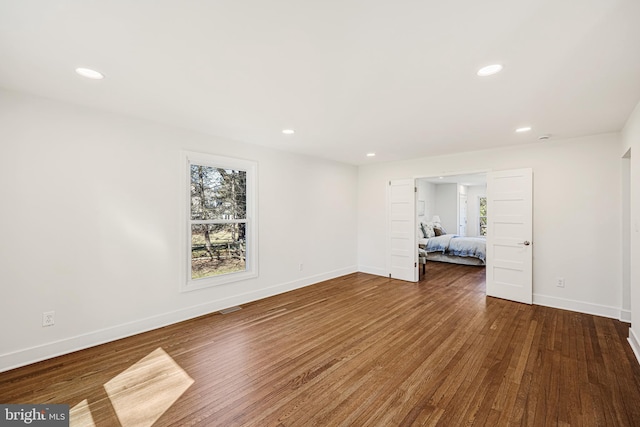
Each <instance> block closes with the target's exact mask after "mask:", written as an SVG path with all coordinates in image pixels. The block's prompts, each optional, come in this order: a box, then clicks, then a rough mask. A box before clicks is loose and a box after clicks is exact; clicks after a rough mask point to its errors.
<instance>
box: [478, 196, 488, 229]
mask: <svg viewBox="0 0 640 427" xmlns="http://www.w3.org/2000/svg"><path fill="white" fill-rule="evenodd" d="M479 217H480V224H479V225H480V228H479V230H480V235H481V236H486V235H487V198H486V197H480V215H479Z"/></svg>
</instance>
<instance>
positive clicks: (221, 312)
mask: <svg viewBox="0 0 640 427" xmlns="http://www.w3.org/2000/svg"><path fill="white" fill-rule="evenodd" d="M238 310H242V307H240V306H237V305H235V306H233V307H229V308H225V309H224V310H220V311H219V312H218V313H220V314H229V313H233V312H234V311H238Z"/></svg>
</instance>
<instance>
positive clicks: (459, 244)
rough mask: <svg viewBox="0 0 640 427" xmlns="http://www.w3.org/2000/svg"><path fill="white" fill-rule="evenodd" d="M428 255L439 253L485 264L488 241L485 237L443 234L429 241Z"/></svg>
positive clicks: (426, 248) (427, 246)
mask: <svg viewBox="0 0 640 427" xmlns="http://www.w3.org/2000/svg"><path fill="white" fill-rule="evenodd" d="M425 250H426V251H427V253H433V252H439V253H442V254H445V255H455V256H460V257H474V258H478V259H479V260H481V261H482V262H485V259H486V256H487V240H486V238H484V237H462V236H458V235H456V234H443V235H441V236H436V237H431V238H429V239H427V241H426V244H425Z"/></svg>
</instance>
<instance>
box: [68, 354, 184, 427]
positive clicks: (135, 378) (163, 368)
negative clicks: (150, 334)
mask: <svg viewBox="0 0 640 427" xmlns="http://www.w3.org/2000/svg"><path fill="white" fill-rule="evenodd" d="M193 383H194V380H193V378H191V377H190V376H189V375H188V374H187V373H186V372H185V371H184V370H183V369H182V368H181V367H180V366H179V365H178V364H177V363H176V362H175V361H174V360H173V359H172V358H171V356H169V355H168V354H167V353H166V352H165V351H164V350H163V349H162V348H157V349H155V350H154V351H153V352H151V353H149V354H148V355H147V356H145V357H144V358H142V359H141V360H139V361H138V362H136V363H135V364H133V365H132V366H131V367H129V368H128V369H127V370H125V371H124V372H122V373H120V374H119V375H117V376H116V377H114V378H113V379H111V380H110V381H108V382H107V383H105V384H104V389H105V391H106V393H107V396H108V397H109V400H110V403H111V405H112V407H113V410H114V412H115V413H116V415H117V417H118V420H119V421H120V424H121V425H122V427H150V426H152V425H153V424H154V423H155V422H156V421H157V420H158V419H159V418H160V417H161V416H162V414H164V413H165V412H166V411H167V410H168V409H169V408H170V407H171V405H173V404H174V402H175V401H176V400H178V398H179V397H180V396H181V395H182V394H183V393H184V392H185V391H186V390H187V389H188V388H189V387H190V386H191V385H192V384H193ZM70 418H71V425H72V426H95V423H94V421H93V417H92V415H91V405H90V404H89V403H88V402H87V401H86V400H83V401H82V402H80V403H79V404H77V405H76V406H74V407H73V408H72V409H71V413H70Z"/></svg>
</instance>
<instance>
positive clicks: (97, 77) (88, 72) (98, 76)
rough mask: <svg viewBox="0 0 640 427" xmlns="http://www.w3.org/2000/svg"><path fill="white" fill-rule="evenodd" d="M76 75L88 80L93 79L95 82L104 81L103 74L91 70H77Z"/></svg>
mask: <svg viewBox="0 0 640 427" xmlns="http://www.w3.org/2000/svg"><path fill="white" fill-rule="evenodd" d="M76 73H78V74H79V75H81V76H82V77H86V78H88V79H93V80H102V79H104V74H102V73H101V72H99V71H96V70H92V69H91V68H82V67H80V68H76Z"/></svg>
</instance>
